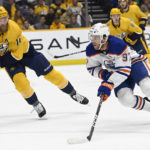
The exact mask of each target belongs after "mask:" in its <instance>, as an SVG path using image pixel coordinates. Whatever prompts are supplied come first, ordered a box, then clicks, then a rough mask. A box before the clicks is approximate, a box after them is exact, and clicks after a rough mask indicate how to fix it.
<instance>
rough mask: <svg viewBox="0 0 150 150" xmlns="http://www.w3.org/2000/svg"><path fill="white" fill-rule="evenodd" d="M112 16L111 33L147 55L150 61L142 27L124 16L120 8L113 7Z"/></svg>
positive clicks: (109, 24)
mask: <svg viewBox="0 0 150 150" xmlns="http://www.w3.org/2000/svg"><path fill="white" fill-rule="evenodd" d="M110 17H111V19H110V20H109V21H108V23H107V25H108V27H109V30H110V34H111V35H113V36H117V37H119V38H121V39H123V40H124V41H125V42H126V43H127V44H128V45H129V46H130V47H132V48H133V49H134V50H136V51H137V52H138V53H139V54H143V55H146V56H147V57H148V58H149V61H150V52H149V49H148V47H147V43H146V40H145V38H144V36H143V31H142V29H141V28H140V27H139V26H138V25H136V24H135V23H134V22H133V21H131V20H130V19H128V18H125V17H122V16H121V13H120V10H119V9H118V8H112V9H111V11H110Z"/></svg>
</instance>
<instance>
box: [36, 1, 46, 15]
mask: <svg viewBox="0 0 150 150" xmlns="http://www.w3.org/2000/svg"><path fill="white" fill-rule="evenodd" d="M48 10H49V9H48V6H47V5H45V2H44V0H38V4H37V5H35V14H37V15H39V16H40V15H47V14H48Z"/></svg>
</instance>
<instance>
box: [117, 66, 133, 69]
mask: <svg viewBox="0 0 150 150" xmlns="http://www.w3.org/2000/svg"><path fill="white" fill-rule="evenodd" d="M124 68H128V69H131V67H130V66H119V67H116V68H115V69H124Z"/></svg>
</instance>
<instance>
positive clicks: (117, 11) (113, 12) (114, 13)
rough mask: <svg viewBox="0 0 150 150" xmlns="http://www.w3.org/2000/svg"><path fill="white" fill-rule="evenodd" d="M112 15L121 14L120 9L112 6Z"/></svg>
mask: <svg viewBox="0 0 150 150" xmlns="http://www.w3.org/2000/svg"><path fill="white" fill-rule="evenodd" d="M110 15H121V12H120V9H118V8H112V9H111V11H110Z"/></svg>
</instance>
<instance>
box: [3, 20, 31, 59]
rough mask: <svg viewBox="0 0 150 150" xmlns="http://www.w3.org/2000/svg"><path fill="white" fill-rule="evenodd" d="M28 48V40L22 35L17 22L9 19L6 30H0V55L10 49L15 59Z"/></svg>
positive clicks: (20, 57) (19, 57)
mask: <svg viewBox="0 0 150 150" xmlns="http://www.w3.org/2000/svg"><path fill="white" fill-rule="evenodd" d="M28 48H29V41H28V40H27V39H26V38H25V37H24V36H23V35H22V30H21V29H20V28H19V26H18V25H17V23H15V22H14V21H12V20H9V21H8V30H7V31H6V32H5V33H1V32H0V56H3V55H4V54H5V53H6V52H7V51H10V52H11V55H12V56H13V57H14V58H15V59H16V60H21V59H22V57H23V54H24V53H27V52H28Z"/></svg>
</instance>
